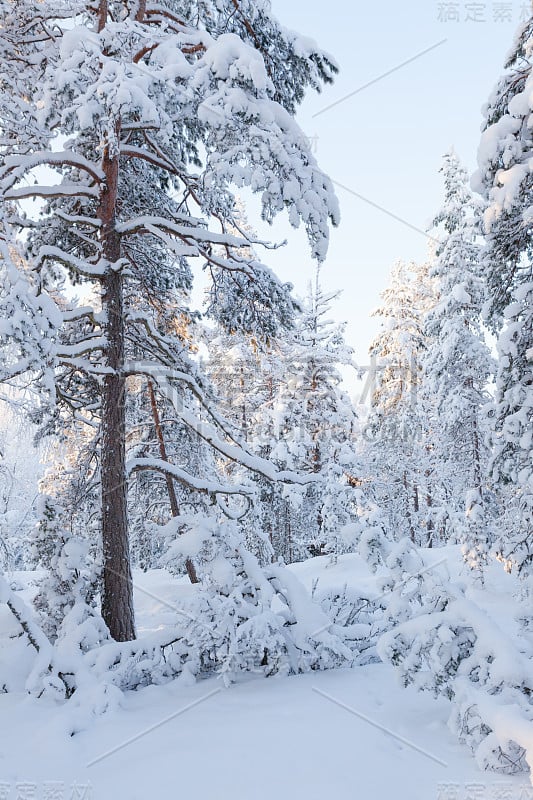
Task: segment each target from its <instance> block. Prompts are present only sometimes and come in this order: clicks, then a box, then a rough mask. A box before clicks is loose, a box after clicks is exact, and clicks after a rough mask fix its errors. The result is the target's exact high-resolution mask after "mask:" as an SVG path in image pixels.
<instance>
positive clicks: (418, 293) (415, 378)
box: [365, 262, 435, 544]
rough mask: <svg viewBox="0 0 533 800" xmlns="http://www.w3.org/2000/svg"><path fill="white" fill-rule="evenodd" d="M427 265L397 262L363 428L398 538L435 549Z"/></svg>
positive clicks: (431, 290)
mask: <svg viewBox="0 0 533 800" xmlns="http://www.w3.org/2000/svg"><path fill="white" fill-rule="evenodd" d="M428 272H429V264H428V263H423V264H414V263H411V264H406V263H404V262H398V263H397V264H396V265H395V266H394V267H393V269H392V273H391V278H390V283H389V286H388V287H387V288H386V289H385V291H384V292H383V293H382V295H381V297H382V300H383V303H382V305H381V306H380V307H379V308H378V309H377V311H375V312H374V316H377V317H380V318H381V319H382V320H383V322H382V328H381V331H380V332H379V333H378V334H377V336H376V337H375V339H374V341H373V342H372V343H371V346H370V359H371V364H372V367H371V374H370V381H371V385H370V392H371V409H370V412H369V415H368V419H367V420H366V423H365V431H366V435H365V439H366V455H367V458H366V460H367V462H368V465H369V473H370V474H369V476H368V477H369V480H370V481H371V483H372V485H373V487H374V489H373V491H374V494H375V499H376V502H377V505H378V506H379V507H380V508H381V509H382V510H383V512H384V513H385V514H386V516H387V517H388V522H387V527H388V529H389V531H390V532H394V534H393V535H394V538H402V537H403V536H409V537H410V538H411V540H412V541H414V542H416V543H418V544H431V543H432V541H433V538H434V535H435V526H434V508H433V502H434V498H433V479H432V461H431V454H430V452H429V451H428V447H427V441H426V437H425V430H426V429H425V425H424V409H423V407H422V398H421V395H420V388H421V380H422V366H421V359H422V353H423V351H424V348H425V347H426V340H425V331H424V325H425V316H426V314H427V312H428V311H429V309H430V308H431V307H432V306H433V305H434V304H435V286H434V281H432V280H431V279H430V278H429V274H428Z"/></svg>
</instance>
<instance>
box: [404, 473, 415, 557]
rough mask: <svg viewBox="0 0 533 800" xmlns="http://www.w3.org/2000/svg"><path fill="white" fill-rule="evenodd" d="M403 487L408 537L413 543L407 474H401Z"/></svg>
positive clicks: (413, 535) (413, 533)
mask: <svg viewBox="0 0 533 800" xmlns="http://www.w3.org/2000/svg"><path fill="white" fill-rule="evenodd" d="M403 487H404V489H405V516H406V517H407V522H408V524H409V535H410V537H411V541H412V542H414V541H415V529H414V526H413V517H412V515H411V510H410V508H409V486H408V483H407V472H404V473H403Z"/></svg>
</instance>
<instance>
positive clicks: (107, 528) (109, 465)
mask: <svg viewBox="0 0 533 800" xmlns="http://www.w3.org/2000/svg"><path fill="white" fill-rule="evenodd" d="M115 134H116V136H117V138H118V137H119V136H120V124H119V123H117V126H116V131H115ZM102 168H103V171H104V174H105V183H104V184H103V188H102V194H101V199H100V207H99V217H100V220H101V222H102V233H101V242H102V258H103V259H104V260H105V261H107V262H108V263H109V267H108V270H107V272H106V275H105V277H104V278H103V280H102V309H103V312H104V315H105V320H106V323H105V334H106V348H105V357H106V362H107V366H108V367H109V368H110V370H111V371H110V373H109V374H108V375H106V376H105V378H104V381H103V388H102V456H101V473H102V475H101V481H102V549H103V559H104V575H103V591H102V616H103V618H104V621H105V623H106V625H107V626H108V628H109V631H110V633H111V636H112V637H113V639H115V640H116V641H118V642H126V641H130V640H131V639H135V621H134V612H133V584H132V578H131V561H130V551H129V542H128V520H127V505H126V409H125V393H126V378H125V375H124V297H123V285H122V281H123V279H122V275H121V272H120V270H119V269H117V268H116V265H117V263H118V261H119V259H120V256H121V244H120V234H119V233H118V232H117V229H116V224H115V223H116V203H117V192H118V172H119V158H118V154H117V153H115V152H114V151H112V150H111V149H110V146H109V144H108V145H107V146H106V148H105V150H104V154H103V159H102Z"/></svg>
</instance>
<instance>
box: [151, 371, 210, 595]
mask: <svg viewBox="0 0 533 800" xmlns="http://www.w3.org/2000/svg"><path fill="white" fill-rule="evenodd" d="M148 394H149V396H150V406H151V407H152V416H153V418H154V426H155V433H156V436H157V441H158V442H159V453H160V455H161V459H162V460H163V461H166V462H167V464H168V463H169V460H168V455H167V448H166V445H165V438H164V436H163V429H162V427H161V420H160V418H159V409H158V408H157V401H156V398H155V392H154V386H153V383H152V381H148ZM165 480H166V484H167V491H168V499H169V501H170V510H171V512H172V516H173V517H174V518H175V517H179V514H180V509H179V505H178V498H177V497H176V489H175V487H174V481H173V480H172V476H171V475H169V474H168V473H167V474H165ZM185 565H186V567H187V575H188V576H189V580H190V581H191V583H198V575H197V574H196V567H195V566H194V564H193V562H192V561H191V559H190V558H188V559H187V561H186V562H185Z"/></svg>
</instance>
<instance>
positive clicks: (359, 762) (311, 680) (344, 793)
mask: <svg viewBox="0 0 533 800" xmlns="http://www.w3.org/2000/svg"><path fill="white" fill-rule="evenodd" d="M439 555H440V552H437V551H435V553H434V555H433V557H434V558H435V561H438V558H437V556H439ZM446 555H448V553H446ZM455 560H456V563H459V559H458V558H456V559H455ZM430 563H431V562H430ZM292 569H293V571H294V573H295V574H296V576H297V577H298V578H299V579H300V581H301V582H302V583H303V584H304V586H306V587H307V588H308V589H310V588H311V587H312V586H313V584H315V583H316V580H317V579H319V584H320V587H321V588H322V589H325V588H328V587H335V586H337V587H342V586H344V585H345V584H347V585H348V586H350V585H352V586H354V587H355V586H356V587H358V588H361V587H362V586H364V587H365V588H368V590H369V591H371V590H372V587H373V581H374V580H375V579H374V578H373V577H371V576H370V574H369V571H368V568H367V567H366V566H365V565H364V563H363V562H362V560H361V559H360V558H359V557H358V556H355V555H348V556H342V557H340V558H339V560H338V563H337V564H331V563H330V560H329V558H327V557H322V558H316V559H311V560H310V561H307V562H305V563H303V564H298V565H294V567H292ZM495 574H496V573H495ZM498 574H499V573H498ZM34 577H35V576H34V575H33V574H31V575H30V574H27V573H15V574H14V575H13V576H12V584H15V583H16V585H17V588H19V587H21V586H26V587H28V588H27V589H26V590H25V591H24V592H23V593H22V594H23V596H26V597H27V596H28V595H29V594H31V591H32V590H33V591H34V589H32V586H31V583H32V580H33V578H34ZM506 580H507V576H502V577H501V581H500V583H498V590H497V591H494V593H493V594H492V597H491V599H490V600H489V607H490V609H491V610H493V611H495V612H496V614H495V616H496V617H497V618H498V617H500V615H502V609H503V607H504V605H505V603H504V601H503V600H502V598H503V594H502V592H501V586H500V584H502V585H503V584H505V581H506ZM495 583H497V581H496V582H495ZM135 585H136V592H135V599H136V607H137V609H136V610H137V626H138V631H139V634H140V635H143V634H146V633H148V632H150V631H154V630H160V629H162V628H164V627H166V626H167V625H172V624H173V622H175V612H174V611H173V610H172V606H176V605H177V606H179V605H180V601H181V600H183V599H184V598H185V596H186V595H190V594H191V593H192V592H194V591H196V587H192V586H190V585H189V584H188V583H187V582H186V581H184V580H180V581H176V579H174V578H172V576H170V575H169V574H168V573H167V572H166V571H165V570H152V571H150V572H148V573H146V574H144V573H136V574H135ZM374 589H375V587H374ZM487 594H489V595H490V592H488V593H487ZM490 609H489V610H490ZM16 627H17V626H16V623H15V624H14V622H13V618H12V617H11V615H10V614H9V611H8V609H7V607H6V606H0V660H1V659H2V658H3V657H5V656H6V654H7V652H8V649H7V644H8V642H9V648H10V649H9V652H12V649H13V642H12V641H11V640H7V638H6V637H7V636H8V635H9V633H11V634H13V632H15V630H16ZM19 642H20V645H18V646H19V652H18V659H19V662H18V663H19V665H20V671H21V689H20V692H17V691H15V692H10V693H5V694H1V693H0V716H1V718H2V721H3V722H2V725H1V727H0V787H2V788H3V789H5V787H7V788H8V790H9V794H4V795H1V796H2V797H3V796H6V797H9V798H16V797H19V796H26V795H20V792H19V794H17V791H19V790H18V789H17V784H23V783H26V784H28V785H33V786H34V794H33V795H31V796H32V797H35V798H41V797H42V798H44V797H47V796H56V795H48V794H47V791H49V788H47V787H50V786H52V785H53V784H54V783H57V784H58V785H59V784H63V795H62V796H64V797H65V798H69V797H91V798H95V800H96V798H97V799H98V800H116V798H125V800H141V798H143V800H144V799H145V798H154V800H156V799H157V798H164V797H171V796H174V795H178V796H187V795H188V794H189V793H191V794H194V796H195V797H199V798H201V799H202V800H203V798H208V797H215V798H218V799H219V800H230V798H231V800H263V798H264V799H265V800H266V799H267V798H268V800H274V799H276V800H277V799H278V798H279V800H293V799H294V800H300V798H302V800H304V798H305V800H329V798H337V799H338V800H344V799H346V800H348V799H349V798H361V800H363V799H365V800H366V798H372V800H389V799H390V798H395V800H441V798H442V799H443V798H451V797H452V796H453V798H457V800H466V798H467V797H468V796H469V795H468V792H469V791H470V792H472V786H474V785H475V786H477V787H478V789H477V791H478V794H476V795H470V796H472V797H479V798H485V797H486V798H490V797H493V796H494V797H496V794H495V792H497V791H500V792H502V791H504V790H505V791H506V792H507V793H506V794H505V795H503V794H500V795H498V796H501V797H504V796H505V797H506V798H509V800H518V799H519V798H521V797H524V798H531V797H533V792H532V791H531V785H530V784H529V781H528V777H527V776H526V775H523V776H518V777H509V776H505V775H496V774H492V773H483V772H480V770H479V769H478V767H477V766H476V764H475V762H474V760H473V758H472V755H471V753H470V751H469V750H468V749H467V748H466V747H464V746H462V745H461V744H459V743H458V742H457V740H456V738H455V736H454V735H453V734H452V732H451V731H450V730H449V729H448V727H447V720H448V717H449V713H450V705H449V703H448V702H447V701H446V700H444V699H442V698H441V699H439V700H434V699H433V698H432V697H431V696H429V695H428V694H420V693H417V692H416V691H415V690H414V689H413V688H408V689H404V688H403V687H402V686H400V685H399V684H398V682H397V679H396V677H395V674H394V672H393V670H392V668H391V667H389V666H388V665H384V664H373V665H370V666H366V667H357V668H355V669H346V670H337V671H328V672H317V673H310V674H309V673H308V674H305V675H300V676H296V677H288V678H286V677H283V678H275V677H274V678H268V679H265V678H258V677H252V678H247V679H246V680H243V681H241V682H239V683H237V684H235V685H233V686H231V687H230V688H224V686H223V684H222V682H221V681H220V680H218V679H215V678H213V679H209V680H202V681H198V682H196V683H194V682H192V681H189V680H187V679H186V678H185V677H184V676H183V675H182V676H181V677H180V678H179V679H178V680H175V681H173V682H172V683H168V684H166V685H164V686H150V687H148V688H144V689H142V690H140V691H136V692H129V693H126V694H125V695H124V696H123V698H122V700H121V702H120V705H119V707H117V708H116V709H115V710H113V711H108V712H107V713H106V714H104V715H103V716H99V717H96V718H95V719H94V721H92V723H91V724H90V725H89V726H88V727H87V728H85V729H84V730H82V731H80V732H79V733H77V734H76V735H74V736H69V735H68V733H67V731H68V730H69V721H70V716H71V714H72V710H71V708H70V707H69V703H66V704H65V703H61V704H59V703H58V704H56V703H55V702H54V701H53V700H50V699H48V698H47V699H44V698H43V699H40V700H38V699H36V698H32V697H29V696H28V695H26V694H24V692H23V688H22V687H23V684H24V677H25V675H24V673H25V672H26V670H27V668H29V665H27V664H26V660H27V659H26V658H25V653H26V651H27V649H28V648H26V647H25V646H24V643H23V640H22V639H19ZM325 695H326V696H325ZM91 762H94V763H91ZM480 786H481V787H484V788H483V789H482V790H481V791H482V793H481V794H480V793H479V792H480V789H479V787H480ZM72 787H75V790H74V791H76V792H77V794H75V793H73V788H72ZM76 787H77V788H76ZM450 787H451V788H450ZM451 791H455V792H456V794H454V795H452V794H449V792H451ZM446 792H448V794H446ZM28 796H30V795H28ZM57 796H59V795H57Z"/></svg>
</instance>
